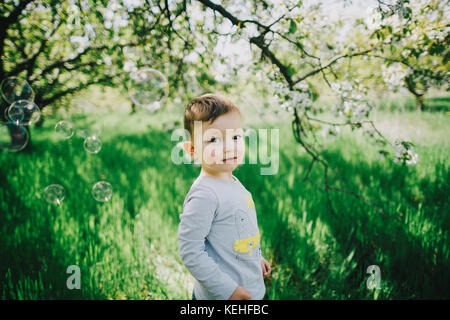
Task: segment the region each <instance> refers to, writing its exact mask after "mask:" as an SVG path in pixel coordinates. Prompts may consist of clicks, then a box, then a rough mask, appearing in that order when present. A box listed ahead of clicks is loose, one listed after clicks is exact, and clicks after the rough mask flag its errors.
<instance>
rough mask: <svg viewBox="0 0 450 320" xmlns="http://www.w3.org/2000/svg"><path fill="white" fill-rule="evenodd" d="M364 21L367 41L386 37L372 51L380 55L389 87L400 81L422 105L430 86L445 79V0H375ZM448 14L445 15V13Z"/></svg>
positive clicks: (449, 53)
mask: <svg viewBox="0 0 450 320" xmlns="http://www.w3.org/2000/svg"><path fill="white" fill-rule="evenodd" d="M378 3H379V5H378V6H377V7H375V8H373V10H372V16H371V17H370V19H369V21H368V27H369V28H368V29H369V31H371V32H372V33H371V34H370V38H371V39H372V40H371V42H374V43H376V42H377V41H383V40H385V39H390V40H391V43H390V45H389V46H388V47H387V48H385V49H384V50H377V51H374V52H372V55H371V56H372V57H376V58H381V59H382V61H383V62H385V65H383V76H384V77H385V79H386V82H387V83H388V84H389V86H390V87H391V88H393V89H396V88H398V87H399V86H401V85H402V83H403V85H404V86H405V87H406V88H407V89H408V90H409V91H410V92H411V94H413V95H414V97H415V99H416V101H417V108H418V109H419V110H423V109H424V95H425V94H426V92H427V90H428V89H429V88H430V87H436V88H439V87H442V86H445V85H446V86H447V90H448V82H449V71H448V70H449V67H450V65H449V63H450V49H449V44H450V32H449V30H448V22H449V21H448V19H447V20H446V15H445V12H446V10H448V6H449V4H450V2H449V1H436V0H430V1H419V0H398V1H390V2H388V1H381V0H380V1H378ZM447 18H448V17H447Z"/></svg>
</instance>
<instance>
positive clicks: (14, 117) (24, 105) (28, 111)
mask: <svg viewBox="0 0 450 320" xmlns="http://www.w3.org/2000/svg"><path fill="white" fill-rule="evenodd" d="M8 118H9V119H10V120H11V121H13V122H16V123H20V124H22V125H24V126H27V125H30V124H33V123H35V122H37V121H39V119H40V118H41V110H39V107H38V106H37V105H36V104H35V103H34V102H33V101H29V100H17V101H15V102H14V103H13V104H11V105H10V106H9V108H8Z"/></svg>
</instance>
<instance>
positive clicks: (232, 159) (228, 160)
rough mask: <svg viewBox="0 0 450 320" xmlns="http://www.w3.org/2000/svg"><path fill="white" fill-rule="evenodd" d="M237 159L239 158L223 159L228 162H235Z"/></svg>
mask: <svg viewBox="0 0 450 320" xmlns="http://www.w3.org/2000/svg"><path fill="white" fill-rule="evenodd" d="M236 159H237V157H232V158H227V159H223V162H224V163H226V162H233V161H234V160H236Z"/></svg>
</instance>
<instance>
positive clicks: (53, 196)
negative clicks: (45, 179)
mask: <svg viewBox="0 0 450 320" xmlns="http://www.w3.org/2000/svg"><path fill="white" fill-rule="evenodd" d="M65 196H66V192H65V190H64V187H63V186H61V185H59V184H51V185H49V186H47V187H46V188H45V189H44V199H45V201H47V202H48V203H50V204H61V201H63V200H64V197H65Z"/></svg>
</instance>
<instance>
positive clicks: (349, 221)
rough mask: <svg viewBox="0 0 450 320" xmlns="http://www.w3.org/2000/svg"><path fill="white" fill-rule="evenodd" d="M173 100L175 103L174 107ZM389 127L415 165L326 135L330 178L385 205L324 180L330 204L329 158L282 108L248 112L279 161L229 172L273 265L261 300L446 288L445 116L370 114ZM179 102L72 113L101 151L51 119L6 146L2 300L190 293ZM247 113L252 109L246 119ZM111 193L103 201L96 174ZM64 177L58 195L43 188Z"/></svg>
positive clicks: (407, 294)
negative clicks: (245, 196) (176, 152)
mask: <svg viewBox="0 0 450 320" xmlns="http://www.w3.org/2000/svg"><path fill="white" fill-rule="evenodd" d="M174 110H175V107H174ZM374 116H375V118H376V123H377V124H379V126H380V129H381V130H382V131H383V130H384V131H383V132H385V133H386V136H387V137H389V138H392V139H394V138H395V137H397V136H399V135H400V136H402V137H404V138H411V141H413V142H414V143H415V144H416V145H415V150H416V151H417V152H418V153H419V163H418V164H417V165H416V166H408V167H402V166H399V165H397V164H395V163H392V162H391V161H388V160H381V159H377V158H376V157H375V155H376V151H377V149H376V148H375V147H374V146H372V145H370V144H368V143H367V141H366V139H365V138H364V137H363V136H362V135H360V134H358V133H356V134H353V135H351V134H350V131H348V130H344V131H343V132H341V134H340V135H339V136H338V137H337V138H336V140H334V141H330V142H325V143H326V145H327V150H326V151H324V153H323V154H324V155H325V156H326V157H327V159H328V161H329V163H330V167H331V169H330V170H331V171H330V184H332V185H333V186H338V187H342V188H345V189H348V190H351V191H355V192H359V193H361V194H362V195H364V196H365V197H368V198H370V199H371V200H372V201H374V202H376V203H377V204H378V205H379V206H380V207H382V208H383V209H384V210H385V211H386V212H387V213H388V217H383V216H382V215H380V214H379V213H378V212H377V211H376V210H375V208H373V207H372V206H370V205H367V204H366V203H364V202H362V201H360V200H358V199H357V198H355V197H353V196H351V195H349V194H345V193H339V192H335V191H332V193H331V197H332V202H333V206H334V208H335V210H336V212H337V215H333V214H332V213H330V211H329V210H328V209H327V201H326V196H325V194H324V193H323V192H322V191H320V190H319V187H323V170H322V168H321V167H320V166H318V165H315V166H314V167H313V170H312V172H311V174H310V180H311V181H306V182H304V181H303V179H302V178H303V176H304V174H305V172H306V170H307V168H308V165H309V162H310V160H311V159H310V158H309V156H308V155H307V154H306V153H305V151H304V150H302V149H301V147H300V146H299V145H298V144H296V142H295V140H294V138H293V136H292V130H291V127H290V123H289V119H290V117H289V116H286V117H284V118H283V116H282V115H281V117H282V120H279V121H272V122H271V123H268V122H261V121H259V120H257V119H254V120H253V121H247V122H246V124H248V125H252V126H253V127H256V128H266V127H272V128H279V129H280V167H279V172H278V173H277V174H276V175H266V176H264V175H260V167H261V166H263V167H265V166H264V165H260V164H246V165H243V166H242V167H239V168H238V169H237V170H236V171H235V172H234V174H235V175H236V176H237V177H238V178H239V179H240V180H241V182H242V183H243V184H244V186H246V188H247V189H248V190H249V191H250V192H251V193H252V195H253V199H254V201H255V206H256V209H257V213H258V221H259V227H260V230H261V236H262V238H261V247H262V250H263V255H264V256H265V257H266V259H268V260H269V261H270V263H271V265H272V275H271V277H270V278H267V279H266V286H267V295H266V297H265V298H268V299H400V298H437V299H442V298H447V299H448V298H449V297H450V276H449V272H448V271H449V270H450V261H449V239H448V230H449V228H450V215H449V214H450V209H449V202H450V201H449V197H448V195H449V194H450V190H449V185H448V182H449V181H450V171H449V166H448V165H449V163H448V159H449V158H450V157H449V156H450V148H449V139H448V133H449V125H450V122H449V116H448V115H447V116H446V115H445V114H442V113H424V114H420V113H417V112H406V113H395V114H392V113H378V114H375V115H374ZM180 117H181V114H180V113H178V114H177V113H171V114H170V113H169V114H166V113H158V114H155V115H148V114H146V113H145V112H139V113H136V114H134V115H128V114H127V110H122V111H120V110H119V111H115V112H113V113H111V114H110V115H107V116H98V115H97V116H96V117H95V116H92V115H91V116H90V117H88V118H85V119H83V118H82V117H78V118H75V120H74V121H75V124H76V125H79V124H82V123H84V122H86V121H95V122H102V123H103V124H104V126H105V127H104V130H103V133H102V135H101V139H102V142H103V147H102V150H101V151H100V153H98V154H96V155H92V154H88V153H86V152H85V151H84V149H83V140H82V139H81V138H79V137H76V136H74V137H72V138H71V139H69V140H60V139H58V138H57V137H55V135H54V132H53V127H54V125H55V123H56V121H57V120H56V119H54V120H52V119H48V120H46V121H45V122H44V125H43V127H42V128H40V129H36V128H33V131H32V140H33V143H32V150H31V152H25V153H18V154H10V153H6V152H2V153H0V181H1V192H0V248H1V251H0V281H1V282H0V283H1V285H0V297H1V298H3V299H72V298H78V299H94V298H97V299H121V298H126V299H190V296H191V292H192V286H193V280H192V278H191V276H190V274H189V272H188V271H187V270H186V268H185V267H184V266H183V264H182V263H181V260H180V258H179V256H178V247H177V228H178V221H179V213H181V212H182V204H183V200H184V198H185V196H186V193H187V191H188V190H189V187H190V186H191V184H192V182H193V180H194V179H195V178H196V176H197V175H198V173H199V170H200V169H199V167H196V166H192V165H175V164H173V163H172V162H171V161H170V154H171V151H172V148H173V146H174V145H175V143H176V142H174V141H171V140H170V133H169V132H166V131H164V130H163V129H162V128H163V126H162V125H163V123H165V122H167V121H170V120H180ZM246 119H247V120H250V119H251V118H250V117H247V118H246ZM100 180H106V181H108V182H110V183H111V185H112V186H113V190H114V195H113V197H112V199H111V200H110V201H109V202H106V203H98V202H96V201H95V200H94V199H93V198H92V196H91V188H92V186H93V185H94V183H96V182H97V181H100ZM52 183H58V184H61V185H63V186H64V188H65V190H66V198H65V199H64V201H63V202H62V204H61V205H60V206H53V205H49V204H47V203H46V202H45V201H44V199H43V198H42V192H43V190H44V188H45V187H46V186H47V185H49V184H52ZM69 265H78V266H79V267H80V269H81V289H80V290H69V289H67V287H66V280H67V278H68V276H69V275H68V274H66V269H67V267H68V266H69ZM370 265H378V266H379V267H380V270H381V289H378V290H369V289H367V287H366V281H367V279H368V277H369V275H368V274H367V273H366V269H367V267H368V266H370Z"/></svg>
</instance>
